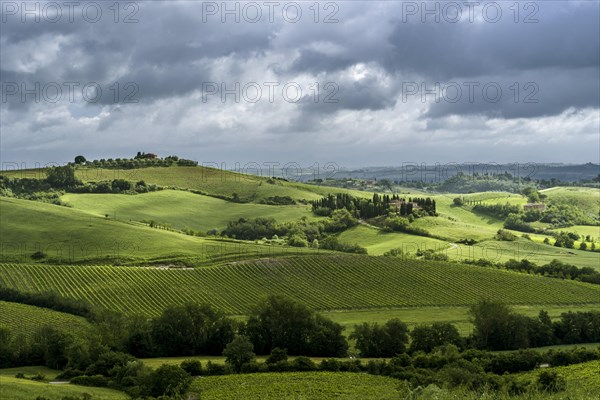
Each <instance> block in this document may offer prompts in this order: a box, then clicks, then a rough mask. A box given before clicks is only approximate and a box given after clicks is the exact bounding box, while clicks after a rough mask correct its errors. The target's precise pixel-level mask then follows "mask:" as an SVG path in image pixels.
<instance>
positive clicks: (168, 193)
mask: <svg viewBox="0 0 600 400" xmlns="http://www.w3.org/2000/svg"><path fill="white" fill-rule="evenodd" d="M61 200H62V201H64V202H66V203H67V204H69V205H70V206H72V207H73V208H75V209H77V210H82V211H85V212H88V213H90V214H92V215H94V216H99V217H104V216H105V215H109V216H110V218H111V219H115V220H124V221H137V222H144V221H145V222H146V223H148V222H149V221H150V220H152V221H154V222H155V223H157V224H159V225H166V224H169V225H171V226H172V227H173V228H175V229H178V230H182V229H185V228H188V229H193V230H198V231H200V232H202V233H206V231H208V230H210V229H214V228H217V229H218V230H223V229H224V228H226V227H227V223H228V222H229V221H236V220H238V219H239V218H246V219H250V218H259V217H262V218H275V219H276V220H277V221H278V222H288V221H296V220H299V219H300V218H302V217H307V218H311V219H316V217H314V216H313V214H312V213H311V212H310V207H309V206H307V205H302V204H300V205H290V206H273V205H263V204H252V203H242V204H240V203H233V202H230V201H226V200H222V199H218V198H215V197H210V196H203V195H199V194H194V193H191V192H188V191H176V190H162V191H158V192H151V193H144V194H138V195H134V196H132V195H126V194H75V193H68V194H65V195H64V196H62V197H61Z"/></svg>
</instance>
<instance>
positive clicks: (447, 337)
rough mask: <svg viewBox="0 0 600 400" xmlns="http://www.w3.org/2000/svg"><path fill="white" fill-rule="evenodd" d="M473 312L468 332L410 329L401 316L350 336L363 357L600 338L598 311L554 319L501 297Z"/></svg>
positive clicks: (445, 327)
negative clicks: (518, 309) (526, 312)
mask: <svg viewBox="0 0 600 400" xmlns="http://www.w3.org/2000/svg"><path fill="white" fill-rule="evenodd" d="M470 316H471V321H472V322H473V326H474V330H473V333H472V335H470V336H469V337H466V338H463V337H461V336H460V334H459V332H458V330H457V328H456V327H455V326H454V325H453V324H451V323H442V322H440V323H433V324H430V325H418V326H416V327H415V328H413V330H412V331H410V332H409V329H408V327H407V325H406V324H405V323H403V322H402V321H400V320H398V319H391V320H389V321H388V322H386V323H385V324H383V325H380V324H378V323H363V324H361V325H357V326H356V327H355V329H354V332H353V333H352V334H351V335H350V338H351V339H355V340H356V349H357V350H358V351H359V352H360V355H361V356H362V357H393V356H395V355H398V354H402V353H407V352H408V353H411V354H414V353H417V352H424V353H429V352H431V351H433V350H435V349H436V348H438V347H440V346H444V345H454V346H457V347H458V348H461V349H481V350H492V351H498V350H515V349H524V348H529V347H542V346H549V345H554V344H576V343H593V342H597V341H600V312H591V311H590V312H569V313H563V314H562V315H561V317H560V319H559V320H558V321H555V322H552V321H551V320H550V317H549V316H548V313H547V312H545V311H543V310H542V311H540V313H539V315H538V317H537V318H533V317H527V316H524V315H520V314H517V313H515V312H514V311H513V310H512V309H511V308H510V307H508V306H507V305H505V304H503V303H499V302H493V301H487V300H484V301H481V302H479V303H477V304H476V305H473V306H472V307H471V308H470ZM409 338H410V341H409Z"/></svg>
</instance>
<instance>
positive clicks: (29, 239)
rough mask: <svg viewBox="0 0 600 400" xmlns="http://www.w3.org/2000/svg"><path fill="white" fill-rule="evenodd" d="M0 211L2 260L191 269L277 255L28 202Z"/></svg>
mask: <svg viewBox="0 0 600 400" xmlns="http://www.w3.org/2000/svg"><path fill="white" fill-rule="evenodd" d="M0 211H1V213H0V235H1V236H2V254H1V258H2V260H4V261H11V262H32V261H33V259H32V258H31V256H32V255H33V253H35V252H37V251H42V252H44V253H46V255H47V258H48V259H47V260H43V261H45V262H58V263H65V262H69V263H82V262H87V263H96V264H98V263H102V262H104V263H106V262H115V261H118V262H130V263H132V262H133V263H144V264H147V263H154V264H157V263H161V262H163V263H165V264H170V263H173V262H177V261H181V260H185V259H187V258H191V259H192V261H191V262H192V263H193V265H202V264H211V263H214V262H217V261H219V260H224V259H228V258H229V259H245V258H253V257H257V256H261V255H263V254H267V255H268V254H276V253H277V251H279V249H273V248H272V246H264V245H260V244H255V243H251V242H240V241H237V242H236V241H224V240H216V239H209V238H200V237H193V236H188V235H184V234H182V233H179V232H175V231H169V230H165V229H156V228H150V227H149V226H148V225H146V224H143V223H141V222H136V221H129V220H120V219H117V220H115V219H114V218H111V217H110V216H109V217H108V218H107V217H105V216H102V215H92V214H90V213H88V212H84V211H81V210H75V209H72V208H68V207H62V206H56V205H52V204H47V203H41V202H35V201H29V200H21V199H15V198H6V197H1V198H0ZM117 218H119V216H117ZM33 221H35V223H33ZM281 251H282V252H285V251H286V250H285V249H282V250H281ZM295 251H296V252H302V251H303V249H295Z"/></svg>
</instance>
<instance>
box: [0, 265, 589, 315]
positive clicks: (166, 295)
mask: <svg viewBox="0 0 600 400" xmlns="http://www.w3.org/2000/svg"><path fill="white" fill-rule="evenodd" d="M0 268H1V271H2V273H1V274H0V282H1V283H2V284H4V285H6V286H8V287H13V288H15V289H18V290H22V291H26V292H40V291H47V290H55V291H57V292H58V293H60V294H61V295H63V296H66V297H70V298H75V299H84V300H86V301H88V302H90V303H91V304H94V305H98V306H101V307H105V308H108V309H113V310H117V311H121V312H124V313H130V314H131V313H141V314H146V315H156V314H158V313H160V311H161V310H162V309H164V307H166V306H167V305H169V304H181V303H184V302H186V301H191V300H193V301H197V302H206V303H210V304H212V305H214V306H215V307H217V308H219V309H221V310H223V311H224V312H226V313H228V314H246V313H248V312H249V310H250V308H251V307H252V306H253V304H255V302H256V301H257V300H258V299H260V298H261V297H263V296H266V295H267V294H283V295H287V296H289V297H291V298H294V299H296V300H298V301H300V302H302V303H304V304H306V305H308V306H309V307H311V308H312V309H314V310H356V309H373V308H398V307H411V306H412V307H424V306H467V305H470V304H474V303H476V302H477V301H479V300H480V299H482V298H484V297H489V298H492V299H496V300H501V301H507V302H509V303H511V304H523V305H527V304H531V305H533V304H590V303H600V301H599V299H600V287H598V285H592V284H585V283H580V282H575V281H562V280H557V279H549V278H544V277H540V276H532V275H525V274H519V273H513V272H508V271H503V270H496V269H491V268H482V267H475V266H467V265H461V264H448V263H444V262H423V261H413V260H407V261H403V260H400V259H393V258H392V259H390V258H387V257H369V256H325V255H322V256H307V257H295V258H286V259H263V260H257V261H255V262H237V263H232V264H228V265H223V266H214V267H204V268H196V269H187V270H175V269H170V270H163V269H158V268H141V267H110V266H49V265H18V264H3V265H1V267H0Z"/></svg>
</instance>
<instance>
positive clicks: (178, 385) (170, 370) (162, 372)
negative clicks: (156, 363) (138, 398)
mask: <svg viewBox="0 0 600 400" xmlns="http://www.w3.org/2000/svg"><path fill="white" fill-rule="evenodd" d="M191 384H192V377H191V376H190V374H188V373H187V372H185V371H184V370H183V369H182V368H181V367H180V366H178V365H168V364H163V365H161V366H160V367H158V368H157V369H156V370H155V371H154V372H152V373H151V374H149V375H148V377H147V379H146V383H145V385H144V387H145V392H147V393H146V394H147V395H150V396H153V397H159V396H170V397H174V398H180V397H181V396H183V395H184V394H185V393H186V392H187V390H188V389H189V387H190V385H191Z"/></svg>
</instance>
